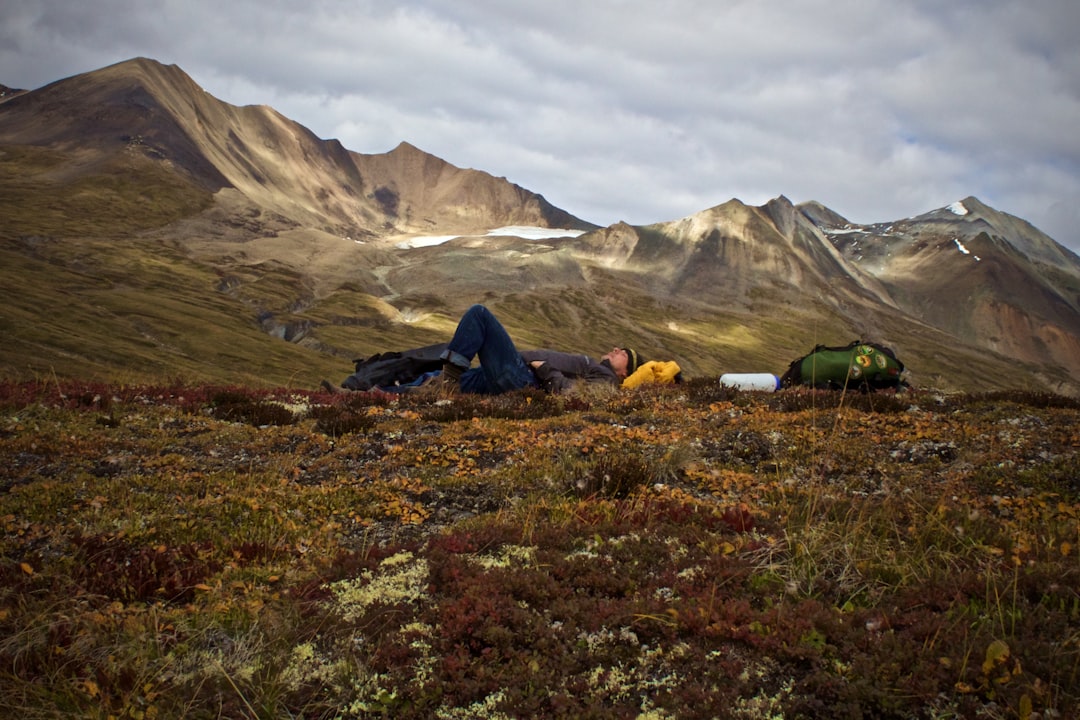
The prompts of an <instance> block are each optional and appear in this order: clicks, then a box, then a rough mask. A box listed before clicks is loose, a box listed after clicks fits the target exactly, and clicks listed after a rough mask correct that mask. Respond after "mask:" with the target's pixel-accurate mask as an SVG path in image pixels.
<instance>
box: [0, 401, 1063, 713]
mask: <svg viewBox="0 0 1080 720" xmlns="http://www.w3.org/2000/svg"><path fill="white" fill-rule="evenodd" d="M0 408H2V413H0V688H2V690H3V691H2V692H0V714H2V715H4V716H5V717H18V718H20V719H21V720H35V719H37V718H69V717H92V718H144V719H153V718H339V717H340V718H380V717H393V718H448V719H449V718H518V717H521V718H525V717H529V718H535V717H567V718H656V719H659V718H713V717H720V718H829V719H830V720H835V719H836V718H1071V717H1077V716H1080V689H1078V688H1080V555H1078V547H1080V473H1078V467H1080V461H1078V458H1077V454H1078V451H1080V422H1078V421H1080V401H1077V400H1075V399H1070V398H1065V397H1061V396H1056V395H1048V394H1042V393H1032V392H997V393H986V394H944V393H936V392H926V391H910V392H904V393H900V394H891V393H890V394H876V395H859V394H851V393H840V392H825V391H812V390H794V389H793V390H783V391H780V392H777V393H772V394H762V393H749V392H739V391H736V390H733V389H730V388H725V387H722V386H720V385H719V384H717V382H716V381H715V380H691V381H688V382H686V383H684V384H681V385H673V386H665V387H644V388H638V389H636V390H630V391H626V390H622V391H618V392H611V393H610V394H600V393H590V394H583V395H575V396H565V397H550V396H545V395H542V394H539V393H536V392H531V391H521V392H517V393H511V394H508V395H503V396H499V397H492V398H482V397H475V396H458V397H455V398H452V399H434V398H425V397H417V396H393V395H387V394H381V393H375V394H359V393H358V394H346V395H330V394H320V393H312V392H306V391H296V390H285V389H282V390H269V389H252V388H247V387H239V386H205V385H183V384H175V385H173V386H143V385H121V384H91V383H86V382H79V381H67V380H53V381H45V380H38V381H30V382H7V383H3V384H0Z"/></svg>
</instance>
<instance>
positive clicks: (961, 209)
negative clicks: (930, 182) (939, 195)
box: [949, 200, 968, 215]
mask: <svg viewBox="0 0 1080 720" xmlns="http://www.w3.org/2000/svg"><path fill="white" fill-rule="evenodd" d="M949 212H951V213H952V214H954V215H967V214H968V209H967V208H966V207H965V206H964V203H962V202H960V201H959V200H957V201H956V202H954V203H953V204H952V205H950V206H949Z"/></svg>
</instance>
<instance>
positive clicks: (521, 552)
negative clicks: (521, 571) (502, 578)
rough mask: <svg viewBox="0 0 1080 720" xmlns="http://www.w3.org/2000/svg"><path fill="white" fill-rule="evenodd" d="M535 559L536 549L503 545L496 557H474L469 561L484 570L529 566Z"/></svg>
mask: <svg viewBox="0 0 1080 720" xmlns="http://www.w3.org/2000/svg"><path fill="white" fill-rule="evenodd" d="M535 558H536V548H535V547H526V546H522V545H504V546H503V547H502V548H500V550H499V553H498V554H497V555H474V556H472V557H471V558H470V561H471V562H473V563H474V564H476V565H479V566H480V567H482V568H484V569H485V570H490V569H492V568H503V567H511V566H530V565H532V564H533V561H534V559H535Z"/></svg>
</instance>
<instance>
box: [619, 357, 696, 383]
mask: <svg viewBox="0 0 1080 720" xmlns="http://www.w3.org/2000/svg"><path fill="white" fill-rule="evenodd" d="M680 372H682V369H681V368H680V367H679V364H678V363H677V362H675V361H674V360H666V361H664V360H651V361H649V362H647V363H645V364H643V365H642V366H641V367H639V368H638V369H637V370H635V371H634V374H633V375H630V376H628V377H627V378H626V379H625V380H623V381H622V387H624V388H636V387H637V386H639V385H644V384H645V383H662V384H665V385H670V384H671V383H673V382H675V376H677V375H678V374H679V373H680Z"/></svg>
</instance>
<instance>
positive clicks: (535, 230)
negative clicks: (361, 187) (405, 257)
mask: <svg viewBox="0 0 1080 720" xmlns="http://www.w3.org/2000/svg"><path fill="white" fill-rule="evenodd" d="M584 233H585V231H584V230H569V229H567V228H546V227H535V226H532V225H506V226H504V227H500V228H495V229H494V230H488V231H487V232H486V233H485V234H483V235H420V236H417V237H414V238H409V239H408V240H402V241H401V242H399V243H396V244H395V245H394V247H396V248H397V249H398V250H412V249H413V248H421V247H432V246H434V245H442V244H443V243H446V242H450V241H451V240H454V239H455V238H459V237H517V238H521V239H522V240H547V239H550V238H561V237H577V236H579V235H583V234H584Z"/></svg>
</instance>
